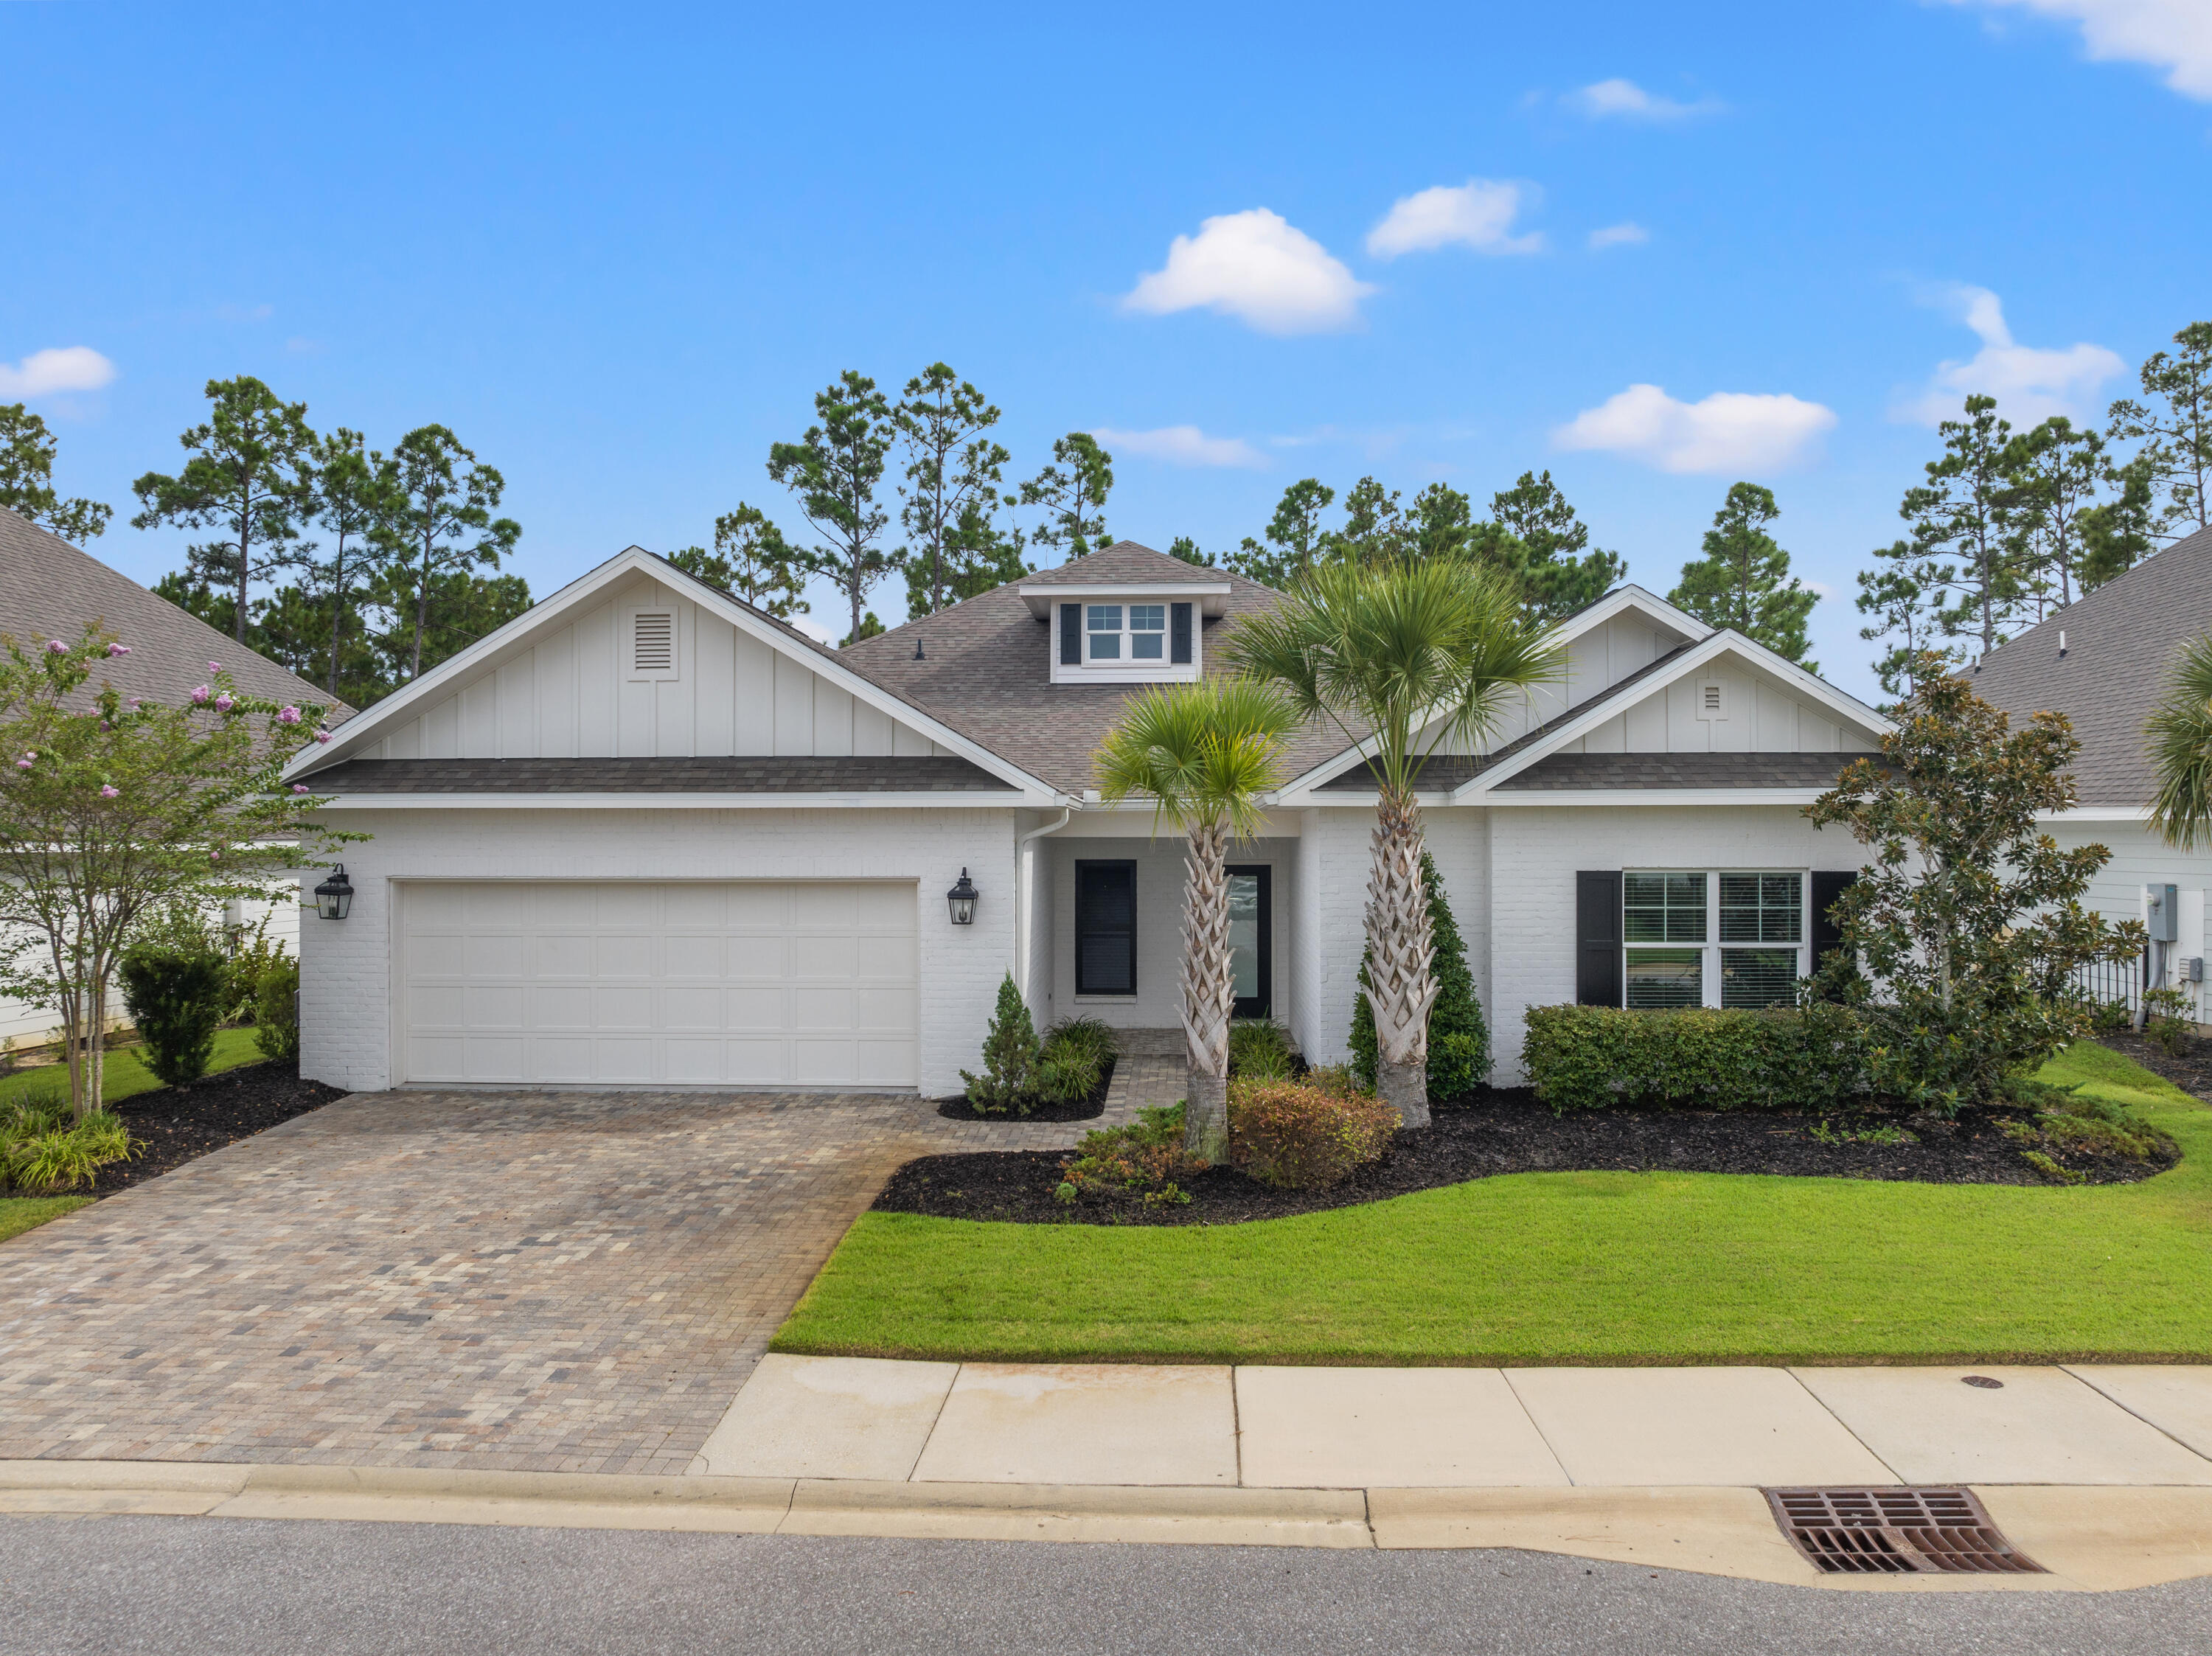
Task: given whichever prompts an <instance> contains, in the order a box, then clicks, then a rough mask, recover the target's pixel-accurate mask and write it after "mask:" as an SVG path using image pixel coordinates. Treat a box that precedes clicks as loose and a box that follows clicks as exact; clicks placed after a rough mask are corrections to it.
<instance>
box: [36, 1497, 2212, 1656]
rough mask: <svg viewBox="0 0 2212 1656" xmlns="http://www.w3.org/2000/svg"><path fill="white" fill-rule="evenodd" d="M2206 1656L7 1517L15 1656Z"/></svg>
mask: <svg viewBox="0 0 2212 1656" xmlns="http://www.w3.org/2000/svg"><path fill="white" fill-rule="evenodd" d="M2208 1648H2212V1581H2203V1580H2200V1581H2192V1582H2186V1583H2182V1584H2179V1585H2176V1586H2166V1587H2155V1588H2149V1589H2146V1590H2144V1591H2142V1592H2130V1593H2115V1594H2105V1595H2098V1596H2091V1595H2087V1594H2073V1593H2021V1592H2010V1593H1996V1592H1990V1593H1968V1594H1945V1595H1935V1594H1921V1595H1914V1596H1911V1597H1905V1596H1901V1595H1883V1596H1880V1597H1876V1596H1872V1595H1862V1594H1843V1593H1833V1592H1817V1591H1806V1590H1802V1589H1796V1588H1789V1587H1778V1586H1767V1585H1764V1584H1760V1583H1756V1582H1746V1581H1734V1580H1723V1579H1720V1578H1717V1577H1712V1576H1702V1575H1686V1574H1674V1573H1673V1572H1659V1573H1654V1572H1651V1571H1648V1570H1644V1569H1638V1568H1631V1567H1629V1566H1626V1565H1620V1564H1605V1563H1586V1562H1582V1561H1580V1560H1576V1559H1570V1558H1561V1557H1554V1556H1547V1555H1541V1554H1534V1553H1515V1552H1430V1553H1411V1552H1399V1553H1367V1552H1326V1551H1287V1550H1276V1549H1272V1548H1231V1547H1135V1546H1098V1545H1054V1544H1012V1543H1000V1542H966V1541H860V1540H853V1541H848V1540H823V1539H813V1538H802V1537H753V1536H711V1535H669V1534H640V1533H631V1532H616V1531H605V1530H528V1529H495V1528H485V1527H473V1526H445V1525H413V1524H343V1523H264V1522H254V1521H249V1520H228V1519H223V1520H209V1519H164V1518H70V1519H60V1518H44V1517H38V1518H4V1519H0V1651H4V1652H7V1653H9V1656H15V1653H23V1656H69V1653H76V1652H88V1653H90V1652H97V1653H100V1656H111V1653H116V1652H127V1651H160V1652H164V1653H173V1656H187V1653H189V1656H199V1653H209V1656H214V1653H223V1656H230V1653H239V1656H247V1653H252V1656H260V1653H270V1656H276V1653H282V1656H299V1653H307V1652H312V1653H315V1656H352V1653H356V1652H358V1653H364V1656H366V1653H371V1652H374V1653H396V1652H410V1653H411V1652H445V1651H454V1652H460V1651H467V1652H497V1651H516V1652H529V1653H532V1656H558V1653H566V1652H571V1651H574V1652H589V1653H592V1656H600V1653H609V1652H621V1653H637V1656H649V1653H658V1652H663V1651H665V1652H671V1653H677V1652H681V1653H686V1656H691V1653H698V1652H702V1651H725V1650H726V1651H732V1652H735V1651H744V1652H746V1653H760V1656H777V1653H785V1652H790V1653H807V1656H829V1653H842V1652H901V1653H903V1652H909V1651H960V1652H969V1651H974V1652H987V1653H998V1652H1029V1651H1037V1652H1051V1653H1054V1656H1081V1653H1090V1652H1113V1653H1151V1652H1159V1653H1163V1656H1213V1653H1228V1652H1238V1653H1248V1652H1263V1653H1269V1656H1273V1653H1284V1656H1303V1653H1307V1652H1311V1653H1315V1656H1344V1653H1347V1652H1362V1651H1390V1652H1418V1651H1449V1652H1455V1653H1456V1652H1482V1653H1487V1652H1499V1653H1513V1656H1547V1653H1551V1652H1608V1653H1612V1652H1618V1653H1622V1656H1641V1653H1646V1652H1649V1653H1653V1656H1658V1653H1666V1656H1692V1653H1699V1652H1705V1651H1713V1652H1723V1651H1724V1652H1728V1653H1730V1656H1744V1653H1752V1652H1789V1653H1793V1656H1824V1653H1828V1652H1836V1653H1839V1656H1840V1653H1844V1652H1850V1653H1853V1656H1865V1653H1870V1652H1871V1653H1888V1652H1922V1651H1926V1652H1931V1653H1933V1652H1942V1653H1943V1656H1975V1653H1980V1652H1990V1653H1992V1656H1995V1653H2004V1656H2030V1653H2032V1656H2045V1653H2048V1656H2062V1653H2063V1656H2071V1653H2076V1652H2079V1653H2082V1656H2091V1653H2095V1656H2135V1653H2143V1656H2149V1653H2154V1652H2155V1653H2166V1652H2174V1653H2183V1652H2187V1653H2191V1656H2201V1653H2203V1652H2204V1651H2205V1650H2207V1649H2208Z"/></svg>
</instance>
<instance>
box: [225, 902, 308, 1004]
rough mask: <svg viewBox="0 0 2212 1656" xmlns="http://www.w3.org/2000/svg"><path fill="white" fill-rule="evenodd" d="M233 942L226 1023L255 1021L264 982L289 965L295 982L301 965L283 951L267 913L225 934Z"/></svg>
mask: <svg viewBox="0 0 2212 1656" xmlns="http://www.w3.org/2000/svg"><path fill="white" fill-rule="evenodd" d="M226 935H227V936H228V939H229V943H230V984H231V996H230V1006H229V1009H228V1011H227V1012H226V1013H225V1014H224V1016H223V1022H225V1023H252V1022H254V1021H255V1020H256V1019H257V1018H258V1017H259V1016H260V1015H261V986H262V983H263V980H264V979H266V978H267V977H268V975H269V974H270V973H271V972H273V971H277V970H281V969H283V968H286V967H288V966H289V968H290V969H291V971H292V974H293V979H294V981H295V982H297V981H298V974H299V967H298V965H297V964H296V963H295V962H293V961H290V960H289V958H288V957H287V955H285V952H284V940H283V938H282V937H270V935H269V917H268V916H267V915H265V914H264V916H262V918H261V919H259V920H258V921H256V922H255V923H254V924H253V925H247V926H239V927H236V928H234V929H233V930H232V931H229V932H228V933H227V934H226Z"/></svg>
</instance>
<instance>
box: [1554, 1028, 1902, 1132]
mask: <svg viewBox="0 0 2212 1656" xmlns="http://www.w3.org/2000/svg"><path fill="white" fill-rule="evenodd" d="M1527 1020H1528V1040H1527V1041H1526V1042H1525V1043H1524V1044H1523V1046H1522V1060H1521V1061H1522V1064H1523V1065H1525V1066H1526V1067H1527V1069H1528V1079H1529V1081H1530V1083H1531V1084H1533V1085H1534V1088H1535V1089H1536V1096H1537V1097H1539V1098H1541V1099H1542V1100H1543V1101H1544V1102H1546V1103H1547V1104H1549V1105H1550V1106H1551V1107H1553V1109H1555V1110H1560V1111H1565V1110H1589V1109H1601V1108H1603V1107H1605V1106H1607V1105H1609V1104H1645V1105H1650V1104H1661V1105H1671V1106H1673V1107H1676V1108H1681V1109H1698V1110H1775V1109H1807V1110H1823V1109H1835V1108H1838V1107H1842V1106H1843V1105H1844V1104H1847V1103H1849V1102H1850V1101H1851V1100H1852V1099H1853V1097H1854V1096H1855V1095H1858V1094H1862V1093H1863V1092H1865V1091H1866V1089H1867V1081H1866V1056H1865V1039H1866V1038H1865V1032H1864V1028H1863V1025H1862V1023H1861V1022H1860V1021H1859V1019H1858V1018H1857V1016H1854V1015H1853V1014H1852V1013H1850V1011H1847V1010H1844V1008H1843V1007H1840V1006H1835V1005H1829V1004H1820V1003H1815V1004H1814V1005H1812V1006H1811V1007H1809V1008H1808V1009H1806V1010H1779V1011H1771V1012H1726V1011H1712V1010H1703V1009H1695V1008H1692V1009H1685V1010H1680V1011H1670V1012H1632V1011H1629V1010H1626V1009H1624V1008H1621V1007H1617V1006H1532V1007H1530V1008H1529V1009H1528V1014H1527Z"/></svg>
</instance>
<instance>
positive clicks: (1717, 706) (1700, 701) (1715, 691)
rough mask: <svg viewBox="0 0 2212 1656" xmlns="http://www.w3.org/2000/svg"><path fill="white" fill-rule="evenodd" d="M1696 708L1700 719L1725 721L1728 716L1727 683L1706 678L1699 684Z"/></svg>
mask: <svg viewBox="0 0 2212 1656" xmlns="http://www.w3.org/2000/svg"><path fill="white" fill-rule="evenodd" d="M1696 707H1697V714H1698V717H1699V718H1700V719H1726V718H1727V717H1728V716H1729V687H1728V681H1727V680H1725V679H1719V678H1708V679H1705V680H1703V681H1702V682H1699V685H1698V687H1697V702H1696Z"/></svg>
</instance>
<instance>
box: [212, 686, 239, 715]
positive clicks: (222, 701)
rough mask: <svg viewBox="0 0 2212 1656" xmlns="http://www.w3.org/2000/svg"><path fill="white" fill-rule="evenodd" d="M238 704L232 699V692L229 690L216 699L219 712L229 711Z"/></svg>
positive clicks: (216, 707)
mask: <svg viewBox="0 0 2212 1656" xmlns="http://www.w3.org/2000/svg"><path fill="white" fill-rule="evenodd" d="M237 705H238V704H237V703H236V702H234V701H232V700H231V699H230V692H229V691H228V690H225V691H224V692H223V693H222V695H219V696H217V697H216V699H215V710H216V712H217V713H228V712H229V711H230V710H231V709H232V708H233V707H236V706H237Z"/></svg>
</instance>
